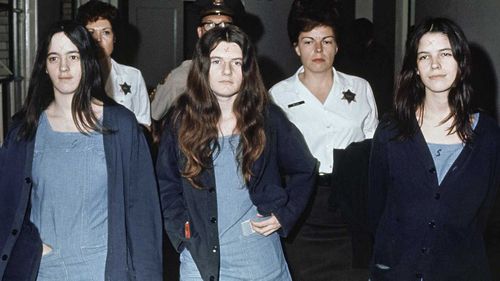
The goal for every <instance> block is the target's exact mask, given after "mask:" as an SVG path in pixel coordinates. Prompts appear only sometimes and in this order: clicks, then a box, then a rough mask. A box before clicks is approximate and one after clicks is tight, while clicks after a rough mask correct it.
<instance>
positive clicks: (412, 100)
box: [394, 18, 473, 142]
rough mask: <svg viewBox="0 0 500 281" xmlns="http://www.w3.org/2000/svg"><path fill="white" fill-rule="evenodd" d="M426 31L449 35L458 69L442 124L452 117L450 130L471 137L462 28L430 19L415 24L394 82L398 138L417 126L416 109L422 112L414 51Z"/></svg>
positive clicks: (466, 48) (466, 54) (468, 60)
mask: <svg viewBox="0 0 500 281" xmlns="http://www.w3.org/2000/svg"><path fill="white" fill-rule="evenodd" d="M427 33H442V34H444V35H446V36H447V37H448V40H449V41H450V45H451V51H452V53H453V57H454V58H455V60H456V61H457V64H458V70H457V76H456V78H455V82H454V83H453V85H452V87H451V89H450V92H449V94H448V105H449V107H450V114H449V115H448V116H447V117H446V118H445V119H444V120H442V123H445V122H446V121H448V120H450V119H451V118H453V123H452V125H451V127H450V129H449V131H448V132H449V133H450V134H451V133H453V132H456V133H457V134H458V136H459V137H460V139H461V140H462V141H463V142H467V141H470V140H472V122H471V118H470V115H471V114H472V113H473V110H472V106H471V95H472V86H471V82H470V68H471V54H470V49H469V43H468V41H467V38H466V37H465V35H464V33H463V31H462V29H461V28H460V27H459V26H458V25H457V24H455V23H454V22H453V21H451V20H449V19H446V18H429V19H427V20H425V21H423V22H422V23H420V24H418V25H416V26H415V27H414V29H413V30H412V32H411V33H410V34H409V36H408V39H407V41H406V51H405V56H404V59H403V66H402V69H401V72H400V74H399V78H398V81H397V84H396V94H395V97H394V107H395V113H394V115H395V116H394V117H395V119H396V124H397V126H398V129H399V132H400V135H399V138H400V139H405V138H408V137H410V136H412V135H413V134H415V132H416V131H417V129H418V124H416V123H415V122H414V119H415V114H416V112H420V114H421V115H423V110H424V108H423V106H424V101H425V85H424V84H423V83H422V80H421V79H420V76H419V75H418V73H417V53H418V45H419V43H420V39H421V38H422V37H423V36H424V35H425V34H427Z"/></svg>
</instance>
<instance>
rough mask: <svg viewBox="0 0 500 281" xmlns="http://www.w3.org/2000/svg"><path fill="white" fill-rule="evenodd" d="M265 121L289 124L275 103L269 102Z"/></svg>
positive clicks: (284, 114)
mask: <svg viewBox="0 0 500 281" xmlns="http://www.w3.org/2000/svg"><path fill="white" fill-rule="evenodd" d="M266 113H267V119H269V120H270V121H271V122H279V123H281V122H289V120H288V117H286V113H285V112H284V111H283V109H282V108H281V107H279V106H278V105H277V104H276V103H274V102H272V101H271V102H270V103H269V105H268V106H267V109H266Z"/></svg>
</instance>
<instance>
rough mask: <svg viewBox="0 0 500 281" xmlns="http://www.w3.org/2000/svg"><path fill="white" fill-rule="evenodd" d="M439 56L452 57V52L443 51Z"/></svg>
mask: <svg viewBox="0 0 500 281" xmlns="http://www.w3.org/2000/svg"><path fill="white" fill-rule="evenodd" d="M441 56H443V57H453V54H452V53H451V52H444V53H441Z"/></svg>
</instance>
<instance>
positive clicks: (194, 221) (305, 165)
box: [157, 26, 316, 280]
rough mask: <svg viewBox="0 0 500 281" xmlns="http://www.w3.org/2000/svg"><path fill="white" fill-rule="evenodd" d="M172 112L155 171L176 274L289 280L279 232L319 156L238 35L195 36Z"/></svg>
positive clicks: (227, 30)
mask: <svg viewBox="0 0 500 281" xmlns="http://www.w3.org/2000/svg"><path fill="white" fill-rule="evenodd" d="M169 118H170V119H169V120H170V122H168V124H167V126H166V128H165V132H164V134H163V136H162V140H161V142H160V150H159V155H158V162H157V175H158V179H159V184H160V196H161V202H162V209H163V216H164V222H165V228H166V231H167V233H168V235H169V237H170V240H171V242H172V244H173V245H174V247H175V248H176V249H177V250H178V251H179V252H180V253H181V256H180V260H181V268H180V275H181V280H236V279H240V278H244V279H245V280H291V279H290V274H289V272H288V267H287V264H286V261H285V259H284V256H283V252H282V249H281V244H280V239H279V236H278V234H279V235H282V236H286V235H287V234H288V233H289V232H290V230H291V229H292V227H293V226H294V224H295V222H296V220H297V219H298V217H299V215H300V214H301V212H302V211H303V209H304V208H305V205H306V203H307V201H308V199H309V195H310V194H311V189H312V185H313V184H314V180H315V167H316V160H315V159H314V158H313V157H312V156H311V154H310V153H309V150H308V149H307V146H306V144H305V142H304V140H303V138H302V135H301V134H300V133H299V131H298V130H297V128H296V127H295V126H294V125H292V124H291V123H290V122H289V121H288V119H287V118H286V117H285V115H284V113H283V112H282V111H281V110H280V109H279V108H278V107H276V106H275V105H273V104H271V103H270V102H269V99H268V96H267V92H266V89H265V88H264V85H263V82H262V79H261V76H260V73H259V69H258V65H257V57H256V54H255V51H254V49H253V47H252V45H251V43H250V40H249V38H248V36H247V35H246V34H245V33H243V32H242V31H241V30H240V29H238V28H237V27H235V26H229V27H224V28H214V29H213V30H210V31H208V32H207V33H206V34H205V35H203V37H201V39H200V40H199V42H198V43H197V46H196V50H195V53H194V58H193V67H192V68H191V71H190V73H189V77H188V84H187V92H186V93H185V94H183V95H181V96H180V98H179V100H178V102H177V104H176V105H175V107H174V108H173V109H172V110H171V111H170V113H169ZM281 176H284V177H285V178H286V180H285V185H283V184H282V177H281Z"/></svg>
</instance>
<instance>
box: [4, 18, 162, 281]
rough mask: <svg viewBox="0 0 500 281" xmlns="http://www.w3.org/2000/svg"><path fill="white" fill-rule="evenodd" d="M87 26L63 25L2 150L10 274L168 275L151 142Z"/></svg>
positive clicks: (41, 53) (43, 55)
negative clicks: (117, 97)
mask: <svg viewBox="0 0 500 281" xmlns="http://www.w3.org/2000/svg"><path fill="white" fill-rule="evenodd" d="M98 50H99V47H98V46H97V45H96V43H95V42H94V40H93V39H92V36H91V34H90V33H89V32H88V31H87V30H86V29H85V27H83V26H81V25H79V24H77V23H74V22H70V21H62V22H58V23H56V24H54V25H53V26H52V27H51V28H50V30H49V32H48V34H47V36H46V37H45V38H44V40H43V41H42V42H40V44H39V48H38V51H37V56H36V60H35V63H34V68H33V72H32V74H31V80H30V84H29V89H28V96H27V99H26V101H25V103H24V106H23V108H22V110H21V112H19V113H18V114H16V115H15V117H14V120H13V122H12V126H11V128H10V130H9V133H8V135H7V138H6V141H5V142H4V144H3V146H2V147H1V148H0V168H1V169H0V193H1V194H2V196H0V214H1V215H0V253H1V254H2V258H1V259H0V279H1V280H16V281H24V280H26V281H27V280H38V281H45V280H47V281H49V280H75V281H78V280H96V281H98V280H101V281H104V280H130V281H132V280H157V281H160V280H163V276H162V271H163V270H162V252H161V249H162V220H161V212H160V204H159V198H158V192H157V184H156V180H155V174H154V169H153V163H152V160H151V157H150V153H149V149H148V145H147V143H146V140H145V138H144V134H143V133H142V130H141V128H140V127H139V125H138V124H137V121H136V120H135V117H134V115H133V114H132V113H131V112H130V111H129V110H127V109H126V108H124V107H123V106H121V105H118V104H116V103H115V102H114V101H113V100H111V99H110V98H109V97H107V95H106V93H105V91H104V89H103V86H102V81H101V75H100V66H99V61H98Z"/></svg>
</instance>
